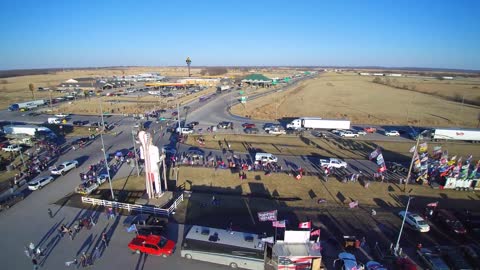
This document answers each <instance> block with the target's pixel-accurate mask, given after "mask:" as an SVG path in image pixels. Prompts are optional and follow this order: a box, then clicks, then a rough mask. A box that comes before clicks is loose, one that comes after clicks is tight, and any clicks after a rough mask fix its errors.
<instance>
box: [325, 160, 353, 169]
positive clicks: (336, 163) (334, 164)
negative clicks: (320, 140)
mask: <svg viewBox="0 0 480 270" xmlns="http://www.w3.org/2000/svg"><path fill="white" fill-rule="evenodd" d="M320 166H321V167H328V168H338V169H339V168H347V166H348V164H347V163H346V162H345V161H343V160H340V159H336V158H328V159H320Z"/></svg>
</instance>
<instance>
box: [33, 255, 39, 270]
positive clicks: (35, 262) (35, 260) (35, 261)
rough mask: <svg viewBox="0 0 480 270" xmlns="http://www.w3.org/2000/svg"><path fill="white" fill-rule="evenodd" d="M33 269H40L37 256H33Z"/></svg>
mask: <svg viewBox="0 0 480 270" xmlns="http://www.w3.org/2000/svg"><path fill="white" fill-rule="evenodd" d="M32 264H33V270H37V269H38V261H37V259H36V258H35V257H33V258H32Z"/></svg>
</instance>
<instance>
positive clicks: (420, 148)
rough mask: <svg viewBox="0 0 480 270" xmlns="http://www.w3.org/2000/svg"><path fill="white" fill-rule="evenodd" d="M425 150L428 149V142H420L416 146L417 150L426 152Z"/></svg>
mask: <svg viewBox="0 0 480 270" xmlns="http://www.w3.org/2000/svg"><path fill="white" fill-rule="evenodd" d="M427 150H428V144H427V143H426V142H424V143H421V144H420V146H419V148H418V151H419V152H422V153H423V152H427Z"/></svg>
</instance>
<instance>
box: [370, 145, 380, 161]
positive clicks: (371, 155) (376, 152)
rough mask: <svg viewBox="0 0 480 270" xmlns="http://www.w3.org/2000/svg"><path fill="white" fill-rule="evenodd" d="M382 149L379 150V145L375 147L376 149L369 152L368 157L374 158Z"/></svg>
mask: <svg viewBox="0 0 480 270" xmlns="http://www.w3.org/2000/svg"><path fill="white" fill-rule="evenodd" d="M381 151H382V150H380V147H377V149H375V150H373V152H372V153H370V156H368V158H369V159H374V158H376V157H377V156H378V155H379V154H380V153H381Z"/></svg>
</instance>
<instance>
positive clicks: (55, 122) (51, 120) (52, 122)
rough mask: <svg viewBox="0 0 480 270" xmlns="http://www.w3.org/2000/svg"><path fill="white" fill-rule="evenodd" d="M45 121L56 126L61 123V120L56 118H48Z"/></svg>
mask: <svg viewBox="0 0 480 270" xmlns="http://www.w3.org/2000/svg"><path fill="white" fill-rule="evenodd" d="M47 121H48V123H49V124H56V125H58V124H61V123H62V120H60V118H57V117H50V118H48V120H47Z"/></svg>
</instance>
